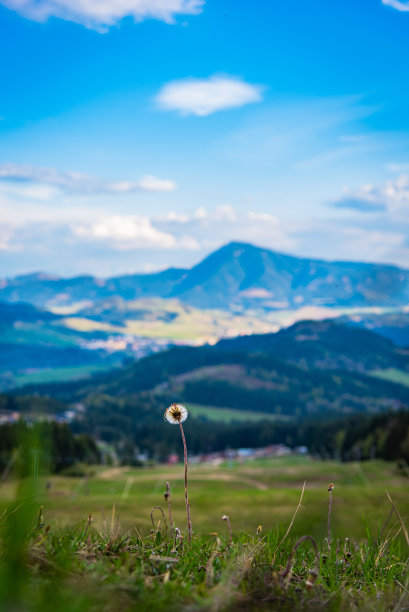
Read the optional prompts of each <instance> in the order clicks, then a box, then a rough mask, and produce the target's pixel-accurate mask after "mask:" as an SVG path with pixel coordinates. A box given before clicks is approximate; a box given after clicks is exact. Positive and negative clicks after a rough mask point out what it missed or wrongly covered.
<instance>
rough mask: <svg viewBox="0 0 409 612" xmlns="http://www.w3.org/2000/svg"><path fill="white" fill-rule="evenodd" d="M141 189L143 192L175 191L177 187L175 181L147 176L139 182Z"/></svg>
mask: <svg viewBox="0 0 409 612" xmlns="http://www.w3.org/2000/svg"><path fill="white" fill-rule="evenodd" d="M139 188H140V189H142V190H143V191H173V190H174V189H175V188H176V185H175V183H174V182H173V181H168V180H164V179H160V178H157V177H156V176H151V175H146V176H144V177H142V179H141V180H140V181H139Z"/></svg>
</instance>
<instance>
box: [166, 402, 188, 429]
mask: <svg viewBox="0 0 409 612" xmlns="http://www.w3.org/2000/svg"><path fill="white" fill-rule="evenodd" d="M187 414H188V413H187V410H186V408H185V406H184V405H183V404H172V405H171V406H169V408H167V409H166V410H165V420H166V421H167V422H168V423H170V424H171V425H179V423H183V421H186V419H187Z"/></svg>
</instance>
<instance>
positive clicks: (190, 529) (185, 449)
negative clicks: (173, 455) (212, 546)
mask: <svg viewBox="0 0 409 612" xmlns="http://www.w3.org/2000/svg"><path fill="white" fill-rule="evenodd" d="M179 427H180V433H181V434H182V440H183V453H184V458H185V502H186V516H187V531H188V541H189V544H190V543H191V541H192V523H191V520H190V506H189V497H188V494H187V446H186V438H185V432H184V431H183V425H182V423H181V422H180V421H179Z"/></svg>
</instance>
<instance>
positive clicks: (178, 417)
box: [165, 404, 192, 544]
mask: <svg viewBox="0 0 409 612" xmlns="http://www.w3.org/2000/svg"><path fill="white" fill-rule="evenodd" d="M186 419H187V410H186V408H185V406H183V404H172V405H171V406H169V408H167V410H166V411H165V421H167V422H168V423H170V424H171V425H179V427H180V433H181V434H182V441H183V452H184V459H185V502H186V516H187V530H188V538H189V544H190V543H191V541H192V523H191V520H190V506H189V497H188V494H187V446H186V438H185V432H184V431H183V426H182V423H183V421H186Z"/></svg>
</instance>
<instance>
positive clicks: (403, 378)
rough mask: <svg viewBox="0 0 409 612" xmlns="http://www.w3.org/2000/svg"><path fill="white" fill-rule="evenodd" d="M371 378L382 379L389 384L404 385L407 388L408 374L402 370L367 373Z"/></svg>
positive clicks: (389, 369) (388, 369) (408, 385)
mask: <svg viewBox="0 0 409 612" xmlns="http://www.w3.org/2000/svg"><path fill="white" fill-rule="evenodd" d="M369 374H370V375H371V376H376V377H377V378H382V379H384V380H389V381H390V382H395V383H399V384H400V385H405V386H406V387H409V372H403V371H402V370H397V369H396V368H387V369H386V370H373V371H372V372H369Z"/></svg>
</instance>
